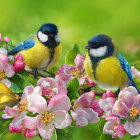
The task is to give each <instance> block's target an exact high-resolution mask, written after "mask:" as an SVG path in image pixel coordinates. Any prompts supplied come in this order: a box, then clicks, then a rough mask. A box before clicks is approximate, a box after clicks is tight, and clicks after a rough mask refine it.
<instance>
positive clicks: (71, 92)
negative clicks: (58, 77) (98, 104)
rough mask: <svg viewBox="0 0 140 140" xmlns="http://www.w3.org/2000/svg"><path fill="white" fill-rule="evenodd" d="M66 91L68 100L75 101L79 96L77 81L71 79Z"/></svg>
mask: <svg viewBox="0 0 140 140" xmlns="http://www.w3.org/2000/svg"><path fill="white" fill-rule="evenodd" d="M67 90H68V97H69V98H70V100H73V99H76V98H77V97H78V96H79V94H78V91H79V81H78V80H77V78H74V79H72V80H71V81H70V82H69V83H68V85H67Z"/></svg>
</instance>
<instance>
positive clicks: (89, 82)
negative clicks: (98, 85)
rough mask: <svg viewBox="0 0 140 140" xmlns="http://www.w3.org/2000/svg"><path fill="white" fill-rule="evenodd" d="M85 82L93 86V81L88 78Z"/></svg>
mask: <svg viewBox="0 0 140 140" xmlns="http://www.w3.org/2000/svg"><path fill="white" fill-rule="evenodd" d="M87 82H88V84H89V85H90V86H94V85H95V83H94V82H93V81H91V80H90V79H89V78H88V77H87Z"/></svg>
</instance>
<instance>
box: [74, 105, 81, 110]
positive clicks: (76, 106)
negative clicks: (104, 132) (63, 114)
mask: <svg viewBox="0 0 140 140" xmlns="http://www.w3.org/2000/svg"><path fill="white" fill-rule="evenodd" d="M78 107H82V105H81V104H79V105H75V107H74V108H75V109H76V108H78Z"/></svg>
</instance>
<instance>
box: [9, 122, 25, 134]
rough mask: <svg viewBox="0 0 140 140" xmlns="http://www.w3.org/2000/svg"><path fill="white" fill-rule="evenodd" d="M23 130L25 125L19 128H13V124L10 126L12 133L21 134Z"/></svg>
mask: <svg viewBox="0 0 140 140" xmlns="http://www.w3.org/2000/svg"><path fill="white" fill-rule="evenodd" d="M22 130H23V124H20V125H19V126H18V127H13V126H12V125H11V124H10V125H9V132H10V133H14V132H16V133H21V132H22Z"/></svg>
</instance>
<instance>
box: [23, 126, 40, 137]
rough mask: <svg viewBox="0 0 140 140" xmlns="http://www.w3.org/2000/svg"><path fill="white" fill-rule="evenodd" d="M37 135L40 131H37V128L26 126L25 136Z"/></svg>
mask: <svg viewBox="0 0 140 140" xmlns="http://www.w3.org/2000/svg"><path fill="white" fill-rule="evenodd" d="M37 135H38V133H37V131H36V129H28V128H26V129H25V130H24V136H25V137H26V138H33V137H35V136H37Z"/></svg>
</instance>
